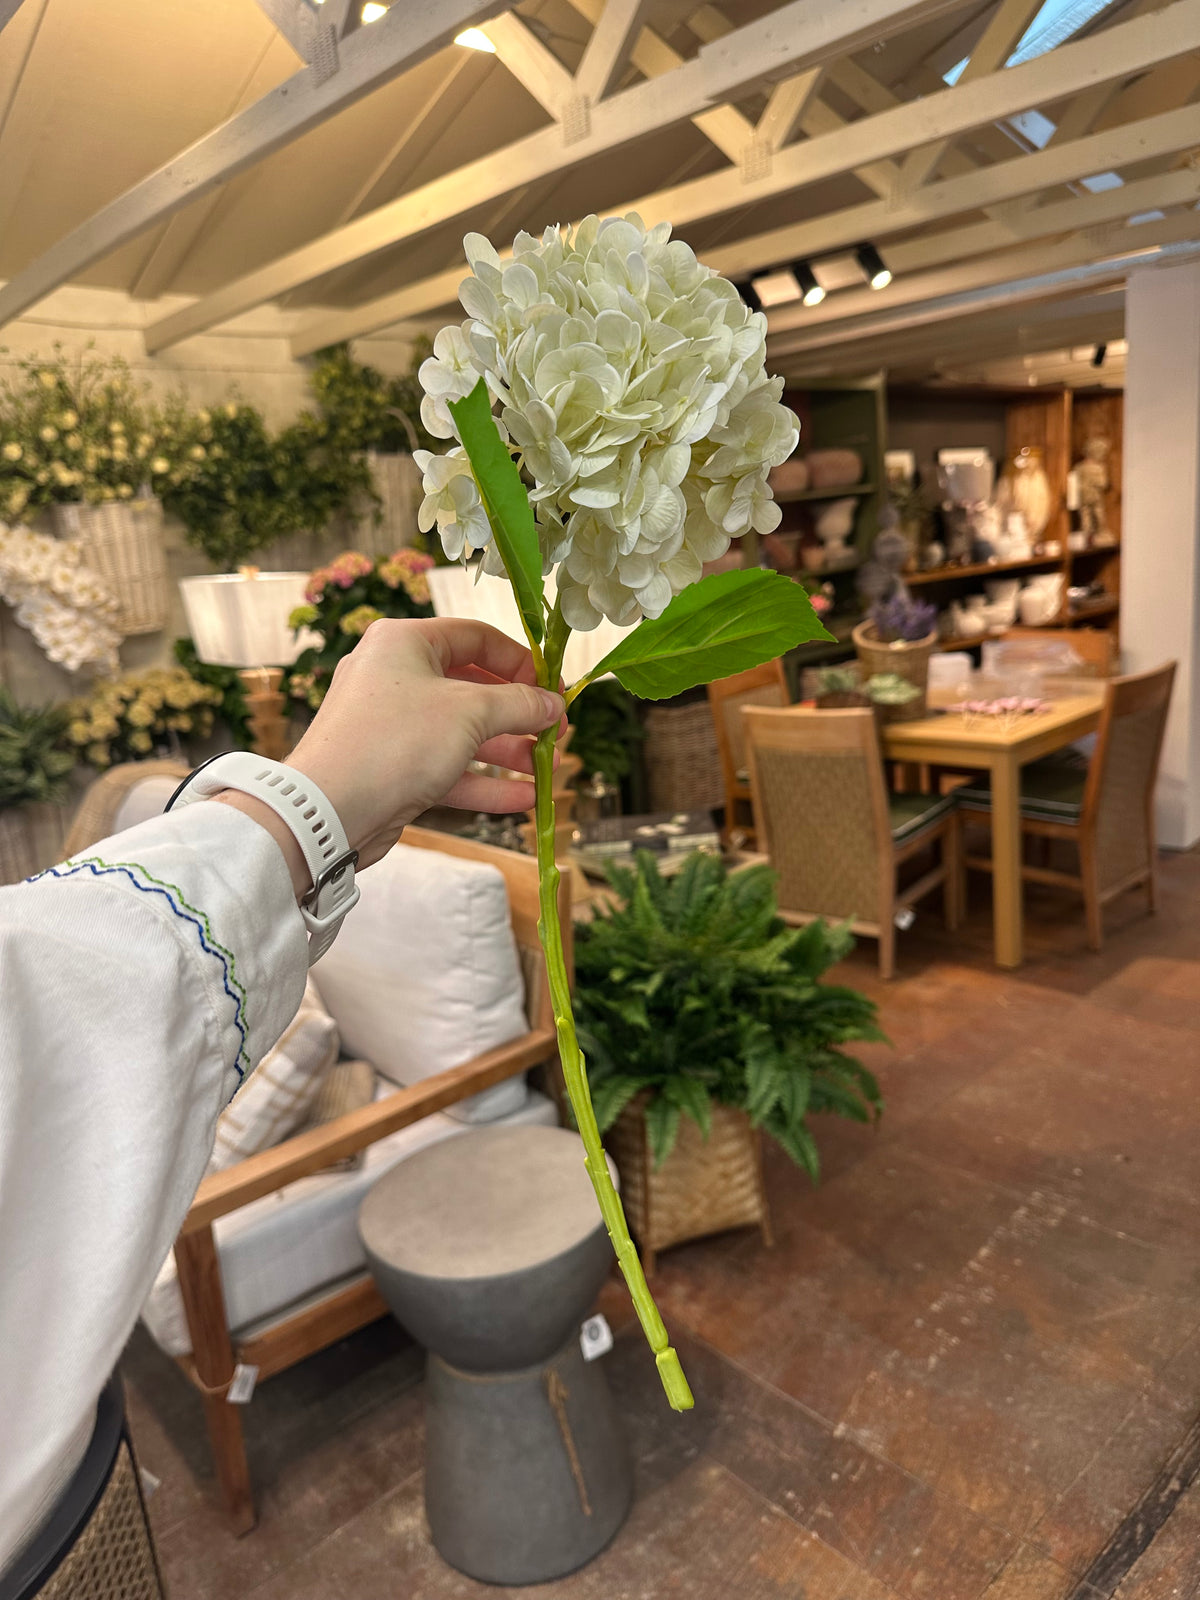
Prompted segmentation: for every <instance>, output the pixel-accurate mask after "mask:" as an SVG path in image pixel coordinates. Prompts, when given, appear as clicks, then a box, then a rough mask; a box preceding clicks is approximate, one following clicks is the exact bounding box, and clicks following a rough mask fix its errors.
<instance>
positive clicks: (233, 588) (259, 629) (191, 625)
mask: <svg viewBox="0 0 1200 1600" xmlns="http://www.w3.org/2000/svg"><path fill="white" fill-rule="evenodd" d="M308 577H309V575H308V573H307V572H260V573H258V574H257V575H255V576H251V575H250V574H245V575H243V574H242V573H240V572H220V573H216V574H215V575H213V576H211V577H200V578H181V579H180V580H179V592H180V594H181V595H182V596H183V609H184V611H185V612H186V613H187V619H188V629H189V631H190V633H191V635H192V642H193V644H194V645H195V646H196V654H197V655H198V656H199V657H200V660H201V661H207V662H209V663H210V665H212V666H218V667H290V666H291V664H292V662H293V661H295V659H296V657H297V656H298V655H299V654H300V652H301V651H302V650H305V649H307V648H308V646H309V645H311V644H319V643H320V639H319V637H318V636H317V635H316V634H315V633H312V632H311V631H309V630H306V629H302V630H301V632H300V634H299V636H298V637H295V638H293V636H292V630H291V629H290V628H289V627H288V617H289V616H290V615H291V613H292V612H293V611H294V610H295V608H296V607H297V606H298V605H303V603H304V586H305V584H306V583H307V582H308Z"/></svg>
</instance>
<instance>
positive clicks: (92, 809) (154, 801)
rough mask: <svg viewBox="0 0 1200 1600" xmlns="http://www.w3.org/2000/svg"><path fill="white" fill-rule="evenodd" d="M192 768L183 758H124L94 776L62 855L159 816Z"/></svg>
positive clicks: (71, 854) (71, 853) (85, 848)
mask: <svg viewBox="0 0 1200 1600" xmlns="http://www.w3.org/2000/svg"><path fill="white" fill-rule="evenodd" d="M190 771H191V768H190V767H188V766H186V765H185V764H184V762H182V761H172V760H152V761H123V762H121V764H120V765H119V766H116V767H110V768H109V770H108V771H107V772H106V773H104V774H103V775H102V776H101V777H99V778H96V779H94V780H93V781H92V782H91V783H90V784H89V785H88V787H87V789H86V790H85V792H84V796H83V799H82V800H81V801H80V802H79V809H78V811H76V813H75V815H74V817H73V818H72V819H71V828H70V831H69V832H68V834H67V838H66V843H65V844H64V845H63V858H64V860H65V859H66V857H67V856H77V855H78V854H79V853H80V851H81V850H88V849H90V848H91V846H92V845H94V844H98V843H99V842H100V840H101V839H107V838H109V837H110V836H111V835H112V834H114V833H120V832H121V830H122V829H123V828H129V827H132V826H133V825H134V824H135V823H137V822H144V821H145V820H146V818H147V817H153V816H157V815H158V814H159V812H161V811H162V809H163V807H164V805H166V803H167V801H168V800H169V799H170V798H171V795H172V793H173V791H174V790H175V789H177V788H178V787H179V785H180V784H181V783H182V782H183V780H184V779H185V778H186V777H187V775H188V773H189V772H190Z"/></svg>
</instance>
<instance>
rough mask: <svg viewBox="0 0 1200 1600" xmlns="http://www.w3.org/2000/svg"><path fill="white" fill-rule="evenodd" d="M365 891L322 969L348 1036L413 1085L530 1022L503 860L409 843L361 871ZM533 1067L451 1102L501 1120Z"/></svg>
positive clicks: (383, 1068)
mask: <svg viewBox="0 0 1200 1600" xmlns="http://www.w3.org/2000/svg"><path fill="white" fill-rule="evenodd" d="M357 882H358V884H359V886H360V888H361V889H362V899H361V900H360V901H359V903H358V905H357V906H355V908H354V910H353V911H351V912H350V914H349V916H348V917H347V918H346V920H345V922H344V923H343V924H342V931H341V933H340V934H339V935H338V937H337V939H336V941H335V942H334V944H333V947H332V948H331V949H330V951H329V953H328V954H327V955H326V956H324V957H323V958H322V960H320V961H319V962H318V963H317V965H316V966H315V967H314V968H313V972H314V975H315V977H316V980H317V984H318V986H319V988H320V991H321V998H322V1000H323V1001H324V1002H325V1005H326V1006H327V1007H328V1009H329V1011H330V1012H331V1014H332V1016H333V1018H334V1020H335V1021H336V1022H337V1025H338V1029H339V1031H340V1033H341V1036H342V1046H343V1048H344V1049H345V1050H346V1051H348V1052H349V1054H351V1055H354V1056H361V1057H362V1058H363V1060H365V1061H369V1062H370V1063H371V1064H372V1066H373V1067H374V1068H375V1070H376V1072H378V1073H380V1074H381V1075H382V1076H383V1077H385V1078H388V1079H390V1081H391V1082H392V1083H395V1084H400V1085H401V1086H408V1085H411V1084H414V1083H419V1082H421V1080H422V1079H424V1078H430V1077H433V1076H434V1074H435V1073H438V1072H445V1071H446V1070H447V1069H448V1068H450V1067H457V1066H461V1065H462V1063H463V1062H464V1061H470V1060H471V1059H472V1057H474V1056H478V1055H482V1054H483V1053H484V1051H486V1050H494V1049H495V1048H496V1047H497V1045H502V1044H507V1043H508V1042H509V1040H510V1039H516V1038H518V1037H519V1036H520V1035H521V1034H523V1033H525V1032H527V1031H528V1027H529V1024H528V1022H527V1021H526V1020H525V992H524V984H523V982H522V979H521V963H520V960H519V958H518V955H517V947H516V942H515V940H514V939H513V933H512V922H511V920H510V918H509V913H508V893H507V891H506V889H505V884H504V879H503V877H502V876H501V874H500V873H499V872H498V871H497V870H496V868H495V867H492V866H488V865H486V864H485V863H484V862H481V861H464V860H463V859H462V858H461V857H459V856H451V855H443V854H442V853H441V851H439V850H418V849H414V848H413V847H412V846H409V845H403V844H398V845H395V846H394V847H393V848H392V849H391V850H389V851H388V853H387V855H386V856H384V858H383V860H382V861H378V862H376V864H375V865H374V866H373V867H368V868H367V870H366V871H365V872H360V873H359V874H358V877H357ZM527 1092H528V1091H527V1090H526V1087H525V1079H524V1076H518V1077H515V1078H511V1079H507V1080H506V1081H505V1082H504V1083H498V1084H496V1086H495V1087H494V1088H491V1089H484V1090H483V1091H482V1092H481V1093H479V1094H477V1095H472V1096H471V1098H470V1099H468V1100H462V1101H459V1102H458V1103H457V1104H456V1105H453V1106H448V1107H447V1108H446V1109H447V1111H448V1112H449V1114H450V1115H451V1116H455V1117H458V1118H459V1119H461V1120H462V1121H464V1122H491V1121H493V1120H494V1119H495V1118H496V1117H504V1116H508V1115H509V1114H510V1113H511V1112H513V1111H517V1110H519V1109H520V1108H521V1106H523V1105H524V1104H525V1099H526V1095H527Z"/></svg>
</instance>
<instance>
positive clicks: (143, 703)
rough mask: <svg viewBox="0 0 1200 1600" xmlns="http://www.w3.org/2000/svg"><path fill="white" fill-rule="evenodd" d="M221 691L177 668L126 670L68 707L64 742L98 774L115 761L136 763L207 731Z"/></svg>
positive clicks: (210, 729)
mask: <svg viewBox="0 0 1200 1600" xmlns="http://www.w3.org/2000/svg"><path fill="white" fill-rule="evenodd" d="M220 704H221V691H220V690H219V689H217V688H214V687H212V686H211V685H210V684H206V683H199V682H198V681H197V680H196V679H195V678H193V677H192V675H191V674H190V673H189V672H187V671H186V670H185V669H184V668H183V667H154V668H151V669H150V670H149V671H147V672H127V673H125V674H123V675H122V676H121V677H119V678H112V679H109V680H108V681H106V682H104V683H98V684H97V685H96V686H95V688H94V689H93V690H92V692H91V694H90V695H88V696H86V697H85V698H82V699H79V700H73V701H71V702H70V704H69V706H68V712H69V721H68V723H67V738H68V739H69V740H70V742H71V743H72V744H73V745H74V746H75V748H76V749H77V751H78V752H79V759H80V760H81V761H86V762H87V764H88V765H89V766H92V767H97V768H99V769H100V770H101V771H103V770H104V769H105V768H106V767H111V766H113V765H114V764H115V763H116V762H119V761H137V760H139V759H140V758H142V757H145V756H151V755H153V754H154V753H155V751H156V749H158V748H160V747H165V748H167V749H170V748H171V747H172V746H174V747H175V748H177V747H178V744H179V741H180V740H181V739H182V738H186V737H188V736H189V735H190V736H194V737H195V738H197V739H206V738H207V737H208V735H209V734H210V733H211V732H212V724H213V707H214V706H219V705H220Z"/></svg>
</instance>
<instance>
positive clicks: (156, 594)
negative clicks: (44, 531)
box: [54, 495, 170, 637]
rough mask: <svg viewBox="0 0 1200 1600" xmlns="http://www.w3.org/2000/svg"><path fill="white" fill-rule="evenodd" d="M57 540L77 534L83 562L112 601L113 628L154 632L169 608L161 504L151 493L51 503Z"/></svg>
mask: <svg viewBox="0 0 1200 1600" xmlns="http://www.w3.org/2000/svg"><path fill="white" fill-rule="evenodd" d="M54 520H55V526H56V527H57V529H58V536H59V538H60V539H78V540H79V543H80V546H81V550H82V554H83V561H84V565H85V566H88V567H91V569H92V571H93V572H98V573H99V574H100V576H101V577H102V578H103V579H104V581H105V582H106V583H107V584H108V587H109V588H110V589H111V590H112V592H113V594H114V595H115V596H116V600H117V617H116V624H115V625H116V628H117V631H118V632H119V633H121V634H122V635H124V636H126V637H128V636H129V635H130V634H134V633H157V632H158V631H159V630H160V629H161V628H162V627H164V626H165V624H166V620H167V615H168V611H169V599H170V596H169V593H168V589H167V555H166V551H165V549H164V547H163V512H162V505H161V504H160V502H159V501H158V500H157V499H156V498H155V497H154V496H153V495H148V496H146V497H145V498H144V499H141V500H108V501H105V503H104V504H103V505H98V506H84V505H60V506H55V508H54Z"/></svg>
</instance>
